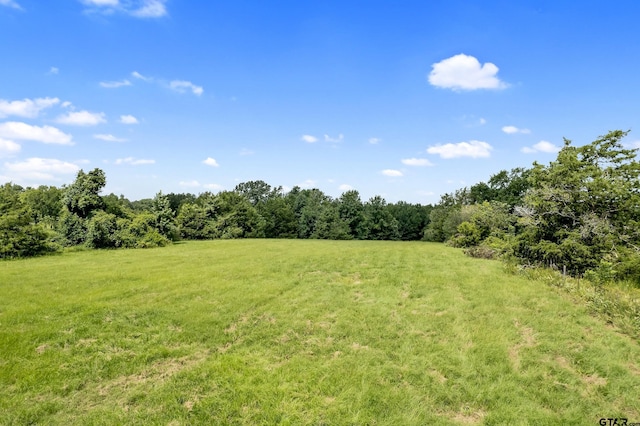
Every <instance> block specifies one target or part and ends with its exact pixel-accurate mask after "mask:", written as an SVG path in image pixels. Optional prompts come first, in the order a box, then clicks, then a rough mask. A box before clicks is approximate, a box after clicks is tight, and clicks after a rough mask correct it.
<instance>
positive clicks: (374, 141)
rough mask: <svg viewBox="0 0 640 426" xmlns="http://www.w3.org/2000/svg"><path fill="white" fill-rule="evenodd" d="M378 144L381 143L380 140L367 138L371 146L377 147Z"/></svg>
mask: <svg viewBox="0 0 640 426" xmlns="http://www.w3.org/2000/svg"><path fill="white" fill-rule="evenodd" d="M380 142H382V139H380V138H369V143H370V144H371V145H377V144H379V143H380Z"/></svg>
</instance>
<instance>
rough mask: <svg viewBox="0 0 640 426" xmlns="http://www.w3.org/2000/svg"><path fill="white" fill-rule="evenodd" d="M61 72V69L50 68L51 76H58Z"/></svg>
mask: <svg viewBox="0 0 640 426" xmlns="http://www.w3.org/2000/svg"><path fill="white" fill-rule="evenodd" d="M59 72H60V69H59V68H58V67H51V68H49V74H53V75H56V74H58V73H59Z"/></svg>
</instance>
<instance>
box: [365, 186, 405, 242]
mask: <svg viewBox="0 0 640 426" xmlns="http://www.w3.org/2000/svg"><path fill="white" fill-rule="evenodd" d="M387 207H388V206H387V202H386V201H385V199H384V198H382V197H380V196H379V195H376V196H375V197H372V198H370V199H369V201H367V203H365V205H364V221H363V223H362V232H361V235H362V237H363V238H364V239H367V240H397V239H399V238H400V231H399V230H398V221H397V220H396V218H395V217H393V215H392V214H391V212H390V211H389V209H388V208H387Z"/></svg>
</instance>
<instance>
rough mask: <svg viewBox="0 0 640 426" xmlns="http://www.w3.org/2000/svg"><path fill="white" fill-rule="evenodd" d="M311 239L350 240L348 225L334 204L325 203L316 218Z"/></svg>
mask: <svg viewBox="0 0 640 426" xmlns="http://www.w3.org/2000/svg"><path fill="white" fill-rule="evenodd" d="M311 238H319V239H325V240H350V239H352V238H353V237H352V236H351V229H350V228H349V223H348V222H347V221H346V220H345V219H343V218H341V217H340V213H339V211H338V207H337V205H336V203H327V204H326V205H325V206H324V207H323V208H322V211H321V213H320V215H319V216H318V220H317V221H316V226H315V229H314V231H313V234H312V235H311Z"/></svg>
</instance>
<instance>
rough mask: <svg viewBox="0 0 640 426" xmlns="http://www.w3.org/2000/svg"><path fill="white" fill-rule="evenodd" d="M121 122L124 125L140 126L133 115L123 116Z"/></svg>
mask: <svg viewBox="0 0 640 426" xmlns="http://www.w3.org/2000/svg"><path fill="white" fill-rule="evenodd" d="M120 122H121V123H122V124H138V119H137V118H135V117H134V116H133V115H121V116H120Z"/></svg>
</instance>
